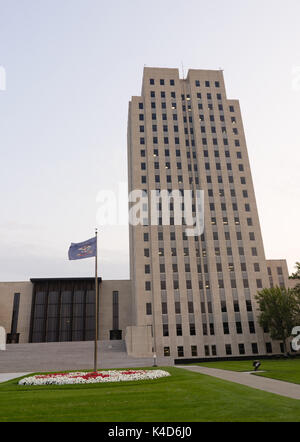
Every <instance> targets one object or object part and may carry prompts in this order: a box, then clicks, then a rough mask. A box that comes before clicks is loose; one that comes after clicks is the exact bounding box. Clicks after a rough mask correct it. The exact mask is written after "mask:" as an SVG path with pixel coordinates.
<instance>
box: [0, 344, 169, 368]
mask: <svg viewBox="0 0 300 442" xmlns="http://www.w3.org/2000/svg"><path fill="white" fill-rule="evenodd" d="M97 359H98V364H97V367H98V368H130V367H149V366H152V365H153V358H133V357H130V356H128V354H127V353H126V351H125V342H124V341H100V342H99V343H98V358H97ZM157 364H158V365H173V359H171V358H161V359H159V358H158V360H157ZM93 366H94V342H92V341H89V342H54V343H52V342H51V343H34V344H10V345H7V350H6V351H0V373H16V372H18V373H20V372H39V371H46V372H47V371H49V372H51V371H62V370H80V369H87V370H90V369H92V368H93Z"/></svg>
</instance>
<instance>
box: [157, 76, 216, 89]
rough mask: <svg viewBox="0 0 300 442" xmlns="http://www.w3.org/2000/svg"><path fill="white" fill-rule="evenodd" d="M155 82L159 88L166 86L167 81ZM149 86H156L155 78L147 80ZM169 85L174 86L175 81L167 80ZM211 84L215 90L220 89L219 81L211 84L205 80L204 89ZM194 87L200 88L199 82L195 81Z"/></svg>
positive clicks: (162, 79)
mask: <svg viewBox="0 0 300 442" xmlns="http://www.w3.org/2000/svg"><path fill="white" fill-rule="evenodd" d="M157 82H158V83H159V85H160V86H164V85H165V84H167V80H165V79H164V78H160V79H159V80H157ZM149 84H150V85H155V84H156V80H155V78H150V79H149ZM169 84H170V86H175V80H174V79H173V78H171V79H169ZM213 84H214V86H215V87H216V88H219V87H220V82H219V81H214V82H211V81H210V80H205V81H204V86H205V87H211V86H212V85H213ZM195 86H196V87H201V83H200V80H195Z"/></svg>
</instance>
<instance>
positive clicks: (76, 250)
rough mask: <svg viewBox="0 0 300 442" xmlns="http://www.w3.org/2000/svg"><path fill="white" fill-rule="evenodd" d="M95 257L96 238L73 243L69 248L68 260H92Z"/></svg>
mask: <svg viewBox="0 0 300 442" xmlns="http://www.w3.org/2000/svg"><path fill="white" fill-rule="evenodd" d="M96 255H97V237H96V236H95V237H94V238H91V239H88V240H87V241H84V242H80V243H77V244H75V243H73V242H72V244H71V245H70V248H69V260H74V259H84V258H92V257H93V256H96Z"/></svg>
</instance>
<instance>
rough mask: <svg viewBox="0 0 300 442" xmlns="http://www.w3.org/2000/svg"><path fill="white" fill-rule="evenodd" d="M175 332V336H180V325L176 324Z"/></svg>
mask: <svg viewBox="0 0 300 442" xmlns="http://www.w3.org/2000/svg"><path fill="white" fill-rule="evenodd" d="M176 334H177V336H182V325H181V324H176Z"/></svg>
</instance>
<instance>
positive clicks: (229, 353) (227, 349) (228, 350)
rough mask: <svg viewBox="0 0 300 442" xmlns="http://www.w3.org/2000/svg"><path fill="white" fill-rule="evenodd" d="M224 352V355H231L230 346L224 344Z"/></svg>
mask: <svg viewBox="0 0 300 442" xmlns="http://www.w3.org/2000/svg"><path fill="white" fill-rule="evenodd" d="M225 350H226V354H227V355H232V350H231V345H230V344H226V345H225Z"/></svg>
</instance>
